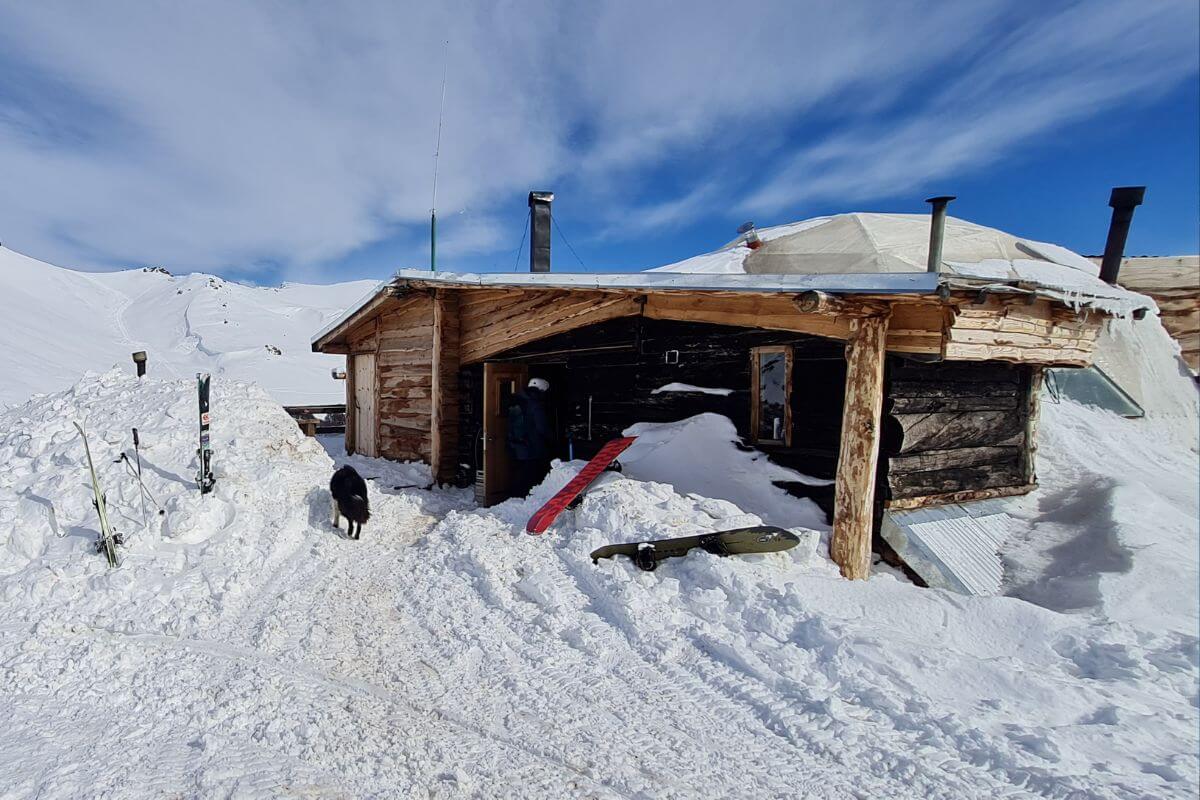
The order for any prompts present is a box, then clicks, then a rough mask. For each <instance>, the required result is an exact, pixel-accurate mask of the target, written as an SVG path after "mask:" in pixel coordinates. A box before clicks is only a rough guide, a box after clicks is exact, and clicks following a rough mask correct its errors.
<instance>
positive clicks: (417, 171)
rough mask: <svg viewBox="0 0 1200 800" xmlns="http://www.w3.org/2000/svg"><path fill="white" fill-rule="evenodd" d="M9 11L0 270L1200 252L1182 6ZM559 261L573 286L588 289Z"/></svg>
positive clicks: (911, 3)
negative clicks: (989, 243) (778, 251)
mask: <svg viewBox="0 0 1200 800" xmlns="http://www.w3.org/2000/svg"><path fill="white" fill-rule="evenodd" d="M679 7H680V6H679V5H678V4H659V3H651V2H639V3H628V4H626V3H619V2H611V3H603V4H590V5H584V4H567V3H550V2H500V3H487V4H469V3H445V4H436V5H435V4H425V5H422V6H418V7H415V8H412V9H404V8H399V7H398V6H397V4H395V3H390V2H380V3H372V2H367V1H366V0H364V1H363V2H356V3H353V4H347V5H345V6H340V7H335V6H334V5H333V4H325V3H283V2H260V3H254V4H246V3H227V4H225V3H219V2H213V3H204V4H186V5H185V4H177V5H168V4H161V5H153V6H151V5H149V4H142V3H106V4H103V5H101V4H84V3H77V4H67V3H36V4H34V3H28V4H5V5H2V6H0V176H2V180H3V182H4V191H3V192H0V241H3V243H4V244H5V245H6V246H8V247H11V248H13V249H16V250H19V251H21V252H24V253H27V254H29V255H32V256H34V257H36V258H41V259H43V260H47V261H51V262H53V263H58V264H61V265H64V266H73V267H79V268H85V269H116V268H123V267H127V266H140V265H144V264H162V265H165V266H167V267H168V268H169V269H171V270H172V271H178V272H186V271H192V270H203V271H208V272H216V273H218V274H221V275H224V276H226V277H230V278H234V279H239V280H246V281H251V282H258V283H276V282H279V281H280V280H304V281H312V282H329V281H335V280H346V279H352V278H362V277H383V276H385V275H387V274H388V273H390V272H391V271H393V270H394V269H396V268H397V267H400V266H417V267H423V266H426V265H427V264H428V215H429V206H430V193H431V178H432V169H433V158H432V156H433V151H434V140H435V136H436V130H437V114H438V100H439V96H440V88H441V76H442V69H443V64H445V65H446V71H447V75H448V81H447V84H448V85H447V90H446V111H445V126H444V133H443V140H442V157H441V165H440V179H439V189H438V206H439V232H440V238H439V256H440V258H439V265H440V266H442V267H443V268H453V269H469V270H510V269H513V268H514V265H515V266H516V268H517V269H522V270H523V269H526V268H527V255H526V254H522V255H521V256H520V258H518V256H517V247H518V243H519V242H520V240H521V237H522V233H523V230H524V227H525V224H526V221H525V214H526V205H525V196H526V193H527V192H528V190H529V189H531V188H537V189H552V190H554V191H555V192H556V195H557V199H556V202H555V218H556V220H557V221H558V224H559V226H560V228H561V232H562V233H563V234H565V236H566V237H568V239H569V241H570V244H571V245H572V246H573V247H574V249H575V251H576V252H577V253H578V256H579V259H578V260H577V259H576V258H575V255H574V254H572V253H571V251H570V250H569V248H567V247H566V246H565V243H564V241H563V239H562V238H561V237H559V235H558V231H556V232H555V237H556V238H555V242H554V266H555V268H556V269H560V270H580V269H589V270H599V269H617V270H626V269H641V268H645V267H649V266H657V265H660V264H664V263H668V262H671V261H675V260H678V259H682V258H686V257H688V256H691V255H694V254H697V253H701V252H705V251H708V250H711V249H713V248H715V247H717V246H720V245H721V244H723V243H724V242H726V241H728V240H729V239H730V238H732V237H733V235H734V231H735V229H736V227H737V226H738V225H739V224H740V223H741V222H743V221H746V220H754V221H755V222H756V223H757V224H759V225H760V226H766V225H771V224H776V223H781V222H788V221H792V220H795V219H800V218H804V217H809V216H814V215H819V214H828V213H836V212H840V211H851V210H872V211H907V212H914V211H915V212H923V211H924V210H925V205H924V203H923V202H922V200H923V199H924V198H925V197H926V196H929V195H930V194H943V193H946V194H955V195H958V197H959V200H958V201H956V202H955V203H954V204H953V205H952V206H951V213H952V214H954V215H956V216H960V217H963V218H966V219H970V220H972V221H976V222H979V223H982V224H985V225H991V226H994V227H998V228H1002V229H1004V230H1008V231H1010V232H1012V233H1016V234H1018V235H1021V236H1026V237H1030V238H1033V239H1038V240H1043V241H1053V242H1058V243H1060V244H1063V245H1065V246H1067V247H1070V248H1072V249H1074V250H1077V251H1080V252H1084V253H1096V252H1099V251H1100V250H1101V249H1102V248H1103V242H1104V236H1105V232H1106V229H1107V225H1108V217H1109V210H1108V208H1107V199H1108V191H1109V189H1110V188H1111V187H1112V186H1116V185H1129V184H1145V185H1147V186H1148V187H1149V188H1148V191H1147V199H1146V204H1145V205H1144V206H1143V207H1142V208H1141V209H1139V211H1138V212H1137V216H1136V217H1135V220H1134V225H1133V230H1132V233H1131V236H1130V241H1129V247H1128V252H1130V253H1131V254H1133V253H1136V254H1142V253H1155V254H1180V253H1196V252H1197V251H1200V241H1198V236H1200V233H1198V230H1200V82H1198V77H1197V72H1198V68H1200V66H1198V63H1200V52H1198V51H1200V22H1198V15H1200V11H1198V10H1197V4H1196V3H1195V2H1194V0H1186V1H1183V2H1148V1H1147V0H1136V1H1134V0H1096V1H1095V2H1081V3H1041V4H1036V5H1035V4H1032V3H1029V2H1025V1H1024V0H978V2H972V3H962V4H947V3H936V2H925V1H924V0H898V1H897V2H889V3H839V4H836V5H835V4H829V3H805V2H798V1H793V2H777V3H776V2H761V3H738V4H729V3H703V2H697V3H691V4H689V5H688V9H689V10H688V12H687V13H686V14H682V13H679V11H678V8H679ZM580 262H582V264H581V263H580Z"/></svg>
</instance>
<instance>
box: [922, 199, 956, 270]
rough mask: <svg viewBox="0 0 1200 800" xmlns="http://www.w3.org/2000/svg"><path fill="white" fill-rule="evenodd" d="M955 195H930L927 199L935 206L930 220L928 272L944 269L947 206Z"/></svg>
mask: <svg viewBox="0 0 1200 800" xmlns="http://www.w3.org/2000/svg"><path fill="white" fill-rule="evenodd" d="M954 199H955V197H954V195H952V194H948V195H941V196H939V197H930V198H929V199H928V200H926V201H925V202H926V203H929V204H930V205H932V206H933V210H932V212H931V213H932V214H933V217H932V219H931V220H930V222H929V262H928V263H927V264H926V266H925V269H926V270H927V271H928V272H941V271H942V239H943V237H944V236H945V234H946V206H948V205H950V201H951V200H954Z"/></svg>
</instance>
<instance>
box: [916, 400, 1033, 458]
mask: <svg viewBox="0 0 1200 800" xmlns="http://www.w3.org/2000/svg"><path fill="white" fill-rule="evenodd" d="M894 419H895V420H896V422H898V423H899V424H900V427H901V429H902V431H903V433H902V438H901V444H900V448H899V450H898V451H897V455H908V454H910V453H915V452H924V451H928V450H948V449H955V448H963V447H978V446H1009V445H1020V444H1021V443H1022V442H1023V441H1024V436H1025V420H1024V414H1023V413H1022V412H1021V411H1020V410H1019V409H1014V410H1012V411H969V412H945V413H941V412H939V413H932V414H898V415H894Z"/></svg>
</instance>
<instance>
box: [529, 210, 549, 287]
mask: <svg viewBox="0 0 1200 800" xmlns="http://www.w3.org/2000/svg"><path fill="white" fill-rule="evenodd" d="M553 202H554V192H530V193H529V271H530V272H549V271H550V223H551V219H550V204H551V203H553Z"/></svg>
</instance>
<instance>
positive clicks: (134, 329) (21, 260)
mask: <svg viewBox="0 0 1200 800" xmlns="http://www.w3.org/2000/svg"><path fill="white" fill-rule="evenodd" d="M374 286H375V283H374V282H372V281H352V282H348V283H339V284H332V285H330V286H307V285H303V284H285V285H284V286H281V287H277V288H269V287H253V286H245V285H242V284H239V283H232V282H229V281H225V280H222V279H221V278H217V277H214V276H212V275H205V274H202V273H193V274H191V275H183V276H172V275H167V274H165V273H162V272H157V271H147V270H140V269H135V270H126V271H123V272H77V271H74V270H70V269H63V268H62V267H56V266H52V265H50V264H46V263H44V262H41V261H37V260H35V259H32V258H29V257H27V256H23V255H21V254H20V253H15V252H13V251H12V250H8V249H5V248H0V319H2V320H3V321H4V324H3V325H2V326H0V353H3V354H4V358H3V365H4V380H2V381H0V408H3V407H4V406H6V405H14V404H17V403H23V402H25V400H26V399H28V398H29V396H30V395H32V394H34V393H37V392H56V391H60V390H62V389H66V388H68V387H69V386H71V385H72V384H74V383H75V382H76V381H77V380H79V376H80V375H82V374H83V373H84V372H86V371H88V370H92V371H99V372H103V371H105V370H108V369H109V368H110V367H112V366H113V365H115V364H116V365H120V366H121V367H122V369H125V370H128V371H132V370H133V362H132V361H131V359H130V353H132V352H133V351H135V350H146V351H147V352H148V353H149V374H150V375H153V376H158V377H171V378H176V377H192V376H194V375H195V373H197V372H211V373H213V374H214V375H216V376H224V377H228V378H233V379H237V380H244V381H255V382H257V383H258V384H259V385H260V386H262V387H263V388H265V389H266V390H267V391H268V392H270V394H271V395H272V396H273V397H274V398H275V399H276V400H277V401H278V402H280V403H283V404H285V405H303V404H317V403H341V402H344V401H345V386H344V385H343V384H342V383H340V382H338V381H335V380H333V379H332V378H331V377H330V374H329V371H330V369H331V368H333V367H341V366H345V359H343V358H341V357H340V356H329V355H323V354H319V353H313V352H312V351H311V348H310V346H309V337H310V336H311V335H312V333H313V332H314V331H316V330H317V329H319V328H320V327H322V326H323V325H325V324H326V323H327V322H329V321H330V320H332V319H333V318H335V317H337V316H338V315H340V314H341V313H342V312H343V311H344V310H345V309H346V307H347V306H349V305H351V304H352V303H354V302H355V301H356V300H358V299H359V298H360V297H362V296H363V295H364V294H365V293H367V292H368V291H370V290H371V289H372V288H373V287H374Z"/></svg>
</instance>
